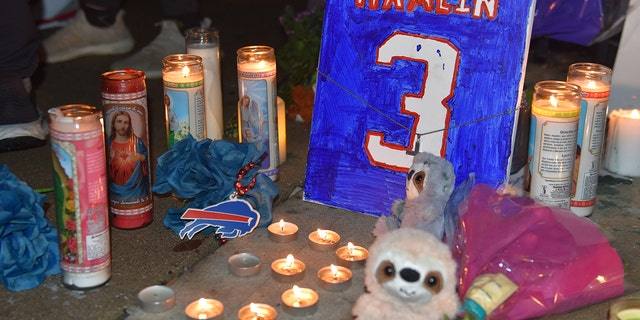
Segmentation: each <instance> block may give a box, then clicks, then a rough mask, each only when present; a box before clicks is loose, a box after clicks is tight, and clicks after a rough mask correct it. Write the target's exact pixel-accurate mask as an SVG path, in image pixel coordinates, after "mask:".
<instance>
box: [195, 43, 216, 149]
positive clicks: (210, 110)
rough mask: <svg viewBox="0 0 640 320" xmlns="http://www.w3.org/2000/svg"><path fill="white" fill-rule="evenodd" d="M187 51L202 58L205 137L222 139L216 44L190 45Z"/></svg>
mask: <svg viewBox="0 0 640 320" xmlns="http://www.w3.org/2000/svg"><path fill="white" fill-rule="evenodd" d="M187 53H189V54H195V55H197V56H199V57H201V58H202V66H203V67H204V91H205V94H204V98H205V99H206V103H205V109H206V110H205V114H206V115H205V118H206V125H207V130H206V131H207V138H209V139H211V140H217V139H222V136H223V131H224V124H223V123H222V122H223V116H222V90H221V84H220V59H219V58H218V55H219V49H218V46H217V45H215V44H198V45H190V46H188V47H187Z"/></svg>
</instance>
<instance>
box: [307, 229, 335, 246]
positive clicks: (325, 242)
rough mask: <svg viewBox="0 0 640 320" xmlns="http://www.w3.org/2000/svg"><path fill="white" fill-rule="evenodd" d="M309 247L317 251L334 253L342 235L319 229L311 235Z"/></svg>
mask: <svg viewBox="0 0 640 320" xmlns="http://www.w3.org/2000/svg"><path fill="white" fill-rule="evenodd" d="M308 240H309V247H310V248H311V249H313V250H315V251H332V250H335V249H336V248H337V247H338V243H339V242H340V235H339V234H338V233H337V232H335V231H331V230H322V229H318V230H316V231H313V232H311V233H309V237H308Z"/></svg>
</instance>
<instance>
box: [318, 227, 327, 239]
mask: <svg viewBox="0 0 640 320" xmlns="http://www.w3.org/2000/svg"><path fill="white" fill-rule="evenodd" d="M318 235H319V236H320V238H321V239H323V240H324V239H326V238H327V232H326V231H324V230H322V229H318Z"/></svg>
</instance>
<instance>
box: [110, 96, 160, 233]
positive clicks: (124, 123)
mask: <svg viewBox="0 0 640 320" xmlns="http://www.w3.org/2000/svg"><path fill="white" fill-rule="evenodd" d="M121 99H122V98H121ZM103 109H104V119H105V121H104V123H105V135H106V137H107V139H106V140H107V142H106V150H107V160H108V161H107V165H108V173H109V178H108V180H109V204H110V211H111V213H113V214H114V215H116V218H117V216H131V215H139V214H151V210H152V208H153V204H152V201H153V196H152V194H151V164H150V154H149V148H148V146H149V132H148V129H147V128H148V126H147V120H148V115H147V98H146V96H143V97H140V98H138V99H135V100H128V101H122V102H120V103H118V101H110V100H103ZM149 221H151V219H149Z"/></svg>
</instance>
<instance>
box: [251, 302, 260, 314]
mask: <svg viewBox="0 0 640 320" xmlns="http://www.w3.org/2000/svg"><path fill="white" fill-rule="evenodd" d="M249 310H251V312H252V313H258V311H259V309H258V306H256V304H255V303H253V302H251V303H250V304H249Z"/></svg>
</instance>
